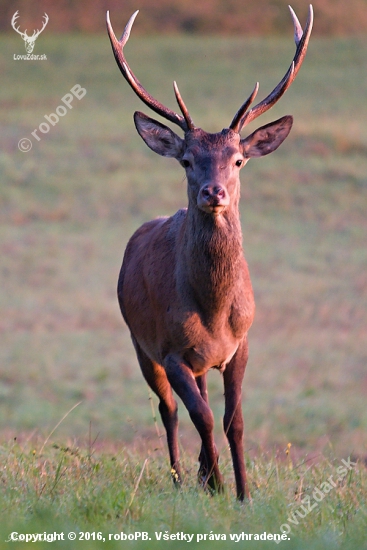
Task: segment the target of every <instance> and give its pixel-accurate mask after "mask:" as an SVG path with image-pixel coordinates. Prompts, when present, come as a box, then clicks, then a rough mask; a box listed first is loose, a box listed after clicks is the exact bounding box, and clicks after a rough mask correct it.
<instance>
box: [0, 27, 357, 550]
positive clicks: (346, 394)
mask: <svg viewBox="0 0 367 550" xmlns="http://www.w3.org/2000/svg"><path fill="white" fill-rule="evenodd" d="M0 43H1V44H0V45H1V51H2V53H3V55H2V59H1V68H2V74H3V75H5V77H4V76H3V86H2V87H1V89H0V105H1V110H2V121H3V122H2V132H1V136H0V142H1V148H0V150H1V153H0V170H1V187H0V201H1V213H0V215H1V225H0V246H1V284H0V288H1V292H0V307H1V312H2V315H1V317H0V332H1V342H2V343H1V347H0V361H1V369H0V434H1V441H2V444H1V447H0V454H1V477H0V479H1V485H2V492H1V496H0V511H1V513H2V517H3V518H4V519H3V522H2V526H1V532H0V535H1V540H0V547H1V545H2V542H1V541H2V540H5V538H6V535H7V533H8V531H9V529H10V531H9V532H11V531H18V532H24V533H25V532H33V533H35V532H44V531H48V532H54V531H58V530H64V531H65V532H67V531H76V532H78V531H89V532H91V531H96V532H97V531H103V532H104V533H120V532H121V531H124V532H138V531H149V532H150V533H152V537H153V541H151V542H149V547H150V546H152V547H154V544H156V545H157V546H158V544H162V543H159V542H155V537H154V534H153V533H154V532H155V531H157V532H165V531H166V530H168V531H169V532H172V533H174V532H176V531H185V532H187V533H208V534H210V532H211V531H212V532H213V533H216V534H220V533H222V534H226V535H227V537H228V536H229V533H237V534H238V533H241V532H248V533H251V532H252V533H261V532H263V531H267V532H277V533H279V532H280V531H279V529H280V525H282V524H286V523H288V524H289V521H287V518H289V517H290V514H291V513H292V512H295V510H297V509H299V506H300V505H301V499H302V498H304V497H305V496H306V495H308V494H309V495H312V493H313V490H314V488H315V487H320V485H321V483H323V482H324V481H326V480H327V479H328V478H329V477H330V475H336V474H335V471H336V469H337V468H338V467H339V466H340V464H341V460H342V459H344V460H347V459H348V457H349V456H351V457H352V460H353V461H355V462H357V466H355V467H353V468H352V469H351V470H350V471H349V472H348V475H347V476H344V477H343V479H342V480H341V481H340V482H338V486H337V487H335V488H333V490H330V494H327V496H326V497H325V498H324V499H323V500H322V502H320V503H319V504H318V505H317V506H316V507H315V509H313V511H312V512H311V513H310V514H308V515H307V516H306V517H305V518H304V519H300V518H299V516H298V518H299V525H295V524H294V523H291V524H290V525H291V527H292V533H291V535H290V539H291V540H290V541H287V542H282V546H283V545H287V547H288V548H292V549H293V548H294V549H296V548H297V549H303V548H310V547H312V548H327V549H334V548H343V549H344V548H348V549H349V548H350V549H351V550H352V549H353V550H354V549H355V548H367V545H366V544H367V543H366V527H367V525H366V523H367V522H366V516H367V507H366V478H367V476H366V467H365V464H366V458H367V440H366V429H367V412H366V406H365V402H366V393H367V372H366V363H367V351H366V350H367V348H366V329H367V274H366V273H367V271H366V268H367V247H366V242H367V238H366V237H367V216H366V211H367V196H366V194H367V177H366V174H367V154H366V153H367V127H366V124H365V121H366V120H367V102H366V97H367V73H366V70H365V63H366V62H365V60H366V57H367V42H365V41H361V40H357V39H338V40H336V39H335V40H329V39H315V40H312V43H311V45H310V49H309V53H308V56H307V58H306V61H305V63H304V66H303V67H302V70H301V72H300V74H299V75H298V77H297V80H296V82H295V83H294V84H293V86H292V88H291V90H290V91H288V92H287V94H286V96H285V97H284V98H283V99H282V100H281V101H280V102H279V104H278V105H277V106H276V107H275V108H274V109H273V110H272V112H271V114H269V115H266V116H264V117H263V120H262V121H261V123H264V124H265V123H266V122H268V121H270V120H274V119H276V118H279V117H280V116H282V115H284V114H293V115H294V117H295V123H294V127H293V130H292V132H291V134H290V137H289V138H288V140H287V141H286V142H285V144H284V145H283V146H282V147H281V148H280V149H279V150H278V151H277V152H276V153H274V154H273V155H270V156H269V157H266V158H264V159H260V160H253V161H251V162H250V163H249V164H248V166H247V167H246V168H245V170H244V172H243V173H242V174H243V175H242V181H243V191H242V200H241V217H242V227H243V233H244V248H245V252H246V257H247V260H248V263H249V266H250V271H251V275H252V281H253V286H254V290H255V297H256V302H257V314H256V321H255V324H254V326H253V328H252V329H251V332H250V338H249V339H250V361H249V365H248V371H247V373H246V376H245V384H244V388H245V396H244V416H245V423H246V457H247V462H248V469H249V476H250V483H251V487H252V493H253V504H252V506H246V507H245V508H244V507H241V506H239V505H238V504H237V503H236V502H235V500H234V496H233V495H234V493H233V480H232V470H231V464H230V457H229V452H228V449H227V446H226V442H225V440H224V437H223V436H222V434H221V420H220V419H221V415H222V412H223V397H222V386H221V380H220V376H219V375H218V373H213V375H212V376H210V377H209V391H210V400H211V405H212V407H213V411H214V414H215V418H216V424H217V434H216V439H217V442H218V447H219V449H220V452H221V456H222V459H221V465H222V469H223V471H224V474H225V479H226V482H227V491H226V493H225V494H224V495H221V496H219V497H216V498H209V497H208V496H207V495H205V494H204V493H202V492H201V491H200V489H198V488H197V487H196V481H195V472H196V468H197V464H196V456H197V452H198V446H199V443H198V439H197V436H196V434H195V432H194V430H193V428H192V426H191V424H190V421H189V419H188V416H187V414H186V413H185V411H184V410H183V407H182V406H181V407H180V418H181V424H180V426H181V428H180V436H181V446H182V451H183V455H184V467H185V471H186V483H185V488H184V489H183V490H182V492H174V491H173V489H172V487H171V482H170V479H169V472H168V460H167V456H166V450H165V442H164V438H163V437H162V434H163V428H162V427H161V424H160V421H159V420H158V424H157V425H156V423H155V422H154V416H155V414H156V412H154V411H157V402H156V400H155V398H153V399H151V396H150V394H149V392H148V389H147V387H146V385H145V382H144V381H143V379H142V377H141V374H140V372H139V368H138V366H137V362H136V359H135V355H134V352H133V348H132V345H131V343H130V341H129V335H128V333H127V330H126V328H125V326H124V324H123V322H122V319H121V318H120V313H119V311H118V306H117V300H116V296H115V294H116V292H115V287H116V280H117V275H118V271H119V268H120V264H121V259H122V254H123V250H124V247H125V244H126V242H127V239H128V238H129V236H130V235H131V233H132V232H133V231H134V229H136V228H137V227H138V226H139V225H140V224H141V223H142V222H143V221H146V220H148V219H151V218H153V217H155V216H158V215H169V214H171V213H173V212H175V211H176V210H177V208H179V207H181V206H184V205H185V204H186V189H185V181H184V179H183V174H182V170H181V168H180V167H179V166H178V165H176V164H175V162H174V161H170V160H166V159H163V158H160V157H157V156H154V154H153V153H151V152H150V151H149V150H148V149H147V148H146V147H145V145H144V144H143V142H142V141H141V140H140V138H139V137H138V136H137V134H136V133H135V130H134V128H133V122H132V113H133V111H134V110H136V109H141V110H143V111H144V112H147V109H146V108H145V107H142V106H141V105H140V104H139V102H138V100H137V99H136V98H135V96H133V93H132V92H131V90H130V89H128V87H127V85H125V83H124V81H123V79H122V77H121V76H120V75H119V73H118V69H117V67H116V66H115V62H114V60H113V56H112V53H111V51H110V46H109V44H108V41H107V39H106V38H105V37H88V38H85V37H84V38H83V37H76V36H70V37H68V38H65V37H59V38H57V37H53V38H46V36H45V37H44V40H43V42H42V47H43V51H42V52H41V51H38V52H35V53H46V55H47V58H48V59H47V61H38V62H36V61H34V62H31V61H16V60H14V59H13V55H14V54H23V53H24V52H23V44H22V43H21V41H20V40H19V37H17V36H14V37H13V36H11V37H8V38H6V39H5V38H3V39H1V40H0ZM127 51H128V56H129V59H130V60H131V65H132V66H133V67H134V70H135V71H136V74H137V75H138V77H139V78H140V79H141V80H142V82H143V83H144V85H145V86H146V87H147V88H148V89H149V90H150V92H151V93H152V94H153V95H154V96H156V97H158V98H159V99H160V100H161V101H162V102H163V103H165V104H168V105H169V106H171V107H173V108H174V105H175V104H174V98H173V91H172V81H173V80H174V79H176V80H177V81H178V84H179V86H180V90H181V93H182V95H183V97H184V98H185V101H186V103H187V105H188V106H189V109H190V113H191V115H192V117H193V119H194V121H195V123H196V124H197V125H199V126H202V127H203V128H204V129H206V130H208V131H218V130H220V129H221V128H223V127H226V126H228V124H229V122H230V121H231V120H232V117H233V114H234V113H235V111H236V110H237V108H238V107H239V105H240V104H241V102H242V101H243V100H244V98H245V97H247V96H248V94H249V93H250V91H251V90H252V88H253V85H254V83H255V82H256V80H259V81H260V94H261V93H262V94H263V95H262V96H260V98H261V97H263V96H264V95H265V94H266V93H268V92H269V91H270V89H271V88H272V87H273V86H274V85H275V84H276V83H277V82H278V80H279V79H280V78H281V77H282V76H283V74H284V72H285V70H286V68H287V67H288V64H289V61H290V59H291V58H292V56H293V46H292V43H291V36H289V38H287V39H284V40H283V39H278V38H277V39H275V38H274V39H260V38H256V39H255V38H253V39H240V38H232V39H230V38H227V39H224V38H220V39H216V38H205V39H200V38H197V37H195V38H188V37H176V38H175V39H173V38H170V37H164V38H158V37H153V38H143V37H139V38H137V39H135V38H134V37H132V38H131V45H130V43H129V47H128V50H127ZM153 67H154V69H153ZM76 84H79V85H80V86H81V87H84V88H85V89H86V90H87V94H86V95H85V97H83V98H81V99H80V100H78V99H77V98H74V101H73V103H72V105H73V108H72V109H71V110H69V109H68V110H67V113H66V114H65V116H63V117H60V120H59V122H58V123H57V124H55V126H52V127H50V130H49V132H48V133H44V134H43V133H42V132H41V131H39V130H38V136H39V137H40V138H41V139H40V141H37V139H35V138H34V136H32V132H33V131H34V130H35V129H38V128H39V126H40V125H41V124H43V123H45V122H46V119H45V118H44V116H45V115H49V114H50V113H55V111H56V109H57V107H58V106H60V105H63V103H62V101H61V99H62V97H63V96H64V95H65V94H67V93H69V92H70V89H71V88H72V87H73V86H75V85H76ZM259 124H260V123H259ZM253 129H254V128H253V127H251V128H250V127H249V132H251V131H252V130H253ZM21 138H28V139H30V140H31V141H32V149H31V151H29V152H27V153H25V152H21V151H19V150H18V146H17V144H18V142H19V140H20V139H21ZM76 405H77V406H76ZM73 407H75V408H74V409H73V410H72V411H71V409H72V408H73ZM69 411H71V412H69ZM62 419H63V421H62V422H61V423H60V425H58V424H59V422H60V421H61V420H62ZM54 428H56V429H55V430H54ZM288 444H291V447H289V445H288ZM289 449H290V452H289V454H287V453H286V450H288V451H289ZM146 459H148V460H147V462H146V463H145V460H146ZM140 474H141V476H140ZM2 535H4V536H2ZM47 544H49V543H44V544H42V543H34V546H35V547H37V548H42V547H43V546H45V545H47ZM54 544H56V545H58V543H54ZM68 544H70V548H71V547H73V548H74V547H75V543H68V542H66V541H65V542H64V543H60V546H62V547H63V548H65V547H68ZM80 544H83V543H82V542H80ZM107 544H110V545H111V547H112V546H116V547H117V545H120V546H121V544H122V542H120V541H117V542H111V543H107V542H106V543H105V545H107ZM130 544H133V543H130ZM192 544H197V545H198V547H205V546H208V547H209V544H210V545H214V546H217V547H218V548H224V547H226V544H228V545H231V544H232V542H230V541H227V543H223V542H221V541H216V542H211V541H209V540H207V541H200V542H196V543H195V542H193V543H192ZM243 544H246V545H248V544H251V543H249V542H246V543H243ZM14 545H15V547H17V546H18V545H19V547H20V546H22V547H23V546H24V543H21V542H19V543H16V542H14V543H13V546H14ZM100 545H101V543H100V542H98V541H96V542H94V543H92V542H90V541H89V543H88V547H100ZM134 545H135V546H136V547H138V546H139V547H140V545H141V546H142V547H148V546H147V545H148V543H144V542H141V543H139V542H137V543H134ZM165 545H166V547H173V548H177V547H178V543H177V541H171V542H168V541H167V542H165ZM274 545H275V543H274V542H261V541H259V542H256V543H254V547H256V548H270V546H272V547H274Z"/></svg>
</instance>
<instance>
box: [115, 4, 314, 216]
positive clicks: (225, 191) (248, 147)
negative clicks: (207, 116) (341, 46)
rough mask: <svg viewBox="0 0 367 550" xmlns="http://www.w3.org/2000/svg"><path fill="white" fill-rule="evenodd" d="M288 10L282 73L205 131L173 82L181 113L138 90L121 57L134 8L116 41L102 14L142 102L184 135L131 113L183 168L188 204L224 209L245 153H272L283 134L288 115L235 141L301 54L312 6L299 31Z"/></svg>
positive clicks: (149, 139) (286, 81) (153, 144)
mask: <svg viewBox="0 0 367 550" xmlns="http://www.w3.org/2000/svg"><path fill="white" fill-rule="evenodd" d="M290 11H291V15H292V19H293V24H294V39H295V43H296V53H295V55H294V58H293V60H292V63H291V65H290V67H289V69H288V71H287V72H286V74H285V75H284V77H283V79H282V80H281V81H280V82H279V84H278V85H277V86H276V87H275V88H274V90H273V91H272V92H271V93H270V94H269V95H268V96H267V97H266V98H265V99H263V100H262V101H260V103H258V104H257V105H256V106H254V107H252V108H250V105H251V104H252V103H253V101H254V99H255V97H256V95H257V92H258V89H259V84H258V83H256V85H255V88H254V90H253V92H252V93H251V95H250V96H249V98H248V99H247V100H246V101H245V102H244V104H243V105H242V106H241V107H240V109H239V110H238V112H237V113H236V115H235V116H234V118H233V120H232V122H231V124H230V125H229V128H227V129H224V130H223V131H222V132H220V133H218V134H208V133H207V132H204V130H201V129H200V128H197V127H196V126H195V124H194V123H193V120H192V118H191V117H190V114H189V112H188V109H187V107H186V105H185V103H184V101H183V99H182V97H181V94H180V92H179V90H178V87H177V84H176V82H174V93H175V96H176V100H177V103H178V105H179V107H180V110H181V113H182V115H180V114H177V113H175V112H174V111H171V110H170V109H169V108H167V107H165V106H164V105H162V104H161V103H160V102H159V101H157V100H156V99H155V98H153V97H152V96H151V95H150V94H149V92H147V91H146V90H145V88H143V86H142V85H141V83H140V82H139V80H138V79H137V78H136V76H135V75H134V73H133V72H132V70H131V68H130V66H129V64H128V62H127V61H126V58H125V55H124V46H125V44H126V42H127V41H128V39H129V36H130V31H131V28H132V25H133V23H134V20H135V18H136V16H137V14H138V11H136V12H135V13H134V14H133V15H132V17H131V18H130V20H129V21H128V23H127V25H126V27H125V30H124V32H123V34H122V36H121V39H120V40H117V38H116V36H115V34H114V32H113V29H112V26H111V23H110V18H109V13H108V12H107V30H108V34H109V37H110V41H111V45H112V49H113V53H114V56H115V59H116V62H117V64H118V66H119V68H120V70H121V72H122V74H123V76H124V77H125V79H126V80H127V82H128V83H129V84H130V86H131V87H132V89H133V90H134V92H135V93H136V94H137V95H138V97H139V98H140V99H141V100H142V101H143V102H144V103H145V104H146V105H148V106H149V107H150V108H151V109H152V110H153V111H155V112H156V113H158V114H159V115H161V116H162V117H164V118H165V119H166V120H168V121H170V122H172V123H174V124H176V125H178V126H179V127H180V128H181V129H182V130H183V132H184V134H185V136H184V139H182V138H181V137H179V136H178V135H177V134H176V133H175V132H173V131H172V130H171V129H170V128H168V127H167V126H165V125H163V124H161V123H160V122H158V121H156V120H154V119H152V118H150V117H147V116H146V115H144V114H143V113H141V112H136V113H135V114H134V121H135V126H136V128H137V131H138V132H139V134H140V136H141V137H142V138H143V140H144V141H145V143H146V144H147V145H148V146H149V147H150V148H151V149H152V150H153V151H155V152H156V153H158V154H159V155H162V156H166V157H174V158H176V159H177V160H178V161H179V162H180V164H181V165H182V166H183V167H184V169H185V171H186V175H187V180H188V190H189V208H190V204H191V205H194V204H196V206H197V207H198V208H199V209H201V210H202V211H204V212H206V213H210V214H212V215H214V216H216V215H218V214H220V213H222V212H224V211H225V210H226V209H227V207H228V206H229V204H230V202H231V195H234V196H236V195H237V194H238V193H237V191H236V183H239V176H238V173H239V170H240V169H241V168H242V167H243V166H244V165H245V164H246V162H247V161H248V160H249V159H250V158H251V157H259V156H263V155H267V154H269V153H271V152H273V151H275V149H277V148H278V147H279V145H280V144H281V143H282V142H283V141H284V139H285V138H286V137H287V136H288V134H289V132H290V130H291V127H292V122H293V118H292V117H291V116H285V117H282V118H281V119H279V120H277V121H275V122H272V123H270V124H267V125H265V126H262V127H261V128H259V129H258V130H256V131H255V132H253V133H252V134H251V135H250V136H248V137H246V138H244V139H241V137H240V132H241V130H242V128H243V127H244V126H245V125H247V124H249V123H250V122H251V121H253V120H254V119H255V118H257V117H258V116H260V115H261V114H263V113H265V112H266V111H267V110H268V109H270V108H271V107H272V106H273V105H274V104H275V103H276V102H277V101H278V100H279V99H280V98H281V97H282V95H283V94H284V93H285V91H286V90H287V89H288V88H289V86H290V85H291V84H292V82H293V80H294V79H295V77H296V75H297V73H298V71H299V69H300V67H301V64H302V62H303V59H304V57H305V55H306V51H307V46H308V41H309V38H310V34H311V30H312V23H313V10H312V6H311V5H310V7H309V15H308V20H307V24H306V28H305V31H303V30H302V27H301V25H300V23H299V21H298V19H297V16H296V14H295V13H294V11H293V10H292V8H291V7H290ZM231 189H233V191H232V192H231ZM235 202H237V201H235Z"/></svg>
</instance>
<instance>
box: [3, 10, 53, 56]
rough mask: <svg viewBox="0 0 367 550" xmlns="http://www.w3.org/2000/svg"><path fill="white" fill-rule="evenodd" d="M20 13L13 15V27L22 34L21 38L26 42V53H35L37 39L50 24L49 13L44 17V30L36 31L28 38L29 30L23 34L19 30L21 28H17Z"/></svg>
mask: <svg viewBox="0 0 367 550" xmlns="http://www.w3.org/2000/svg"><path fill="white" fill-rule="evenodd" d="M18 14H19V11H16V12H15V13H14V15H13V18H12V20H11V26H12V27H13V29H14V30H15V31H16V32H17V33H18V34H20V36H21V37H22V38H23V40H24V45H25V49H26V52H27V53H32V52H33V48H34V44H35V42H36V40H37V38H38V37H39V35H40V34H41V32H42V31H43V30H44V28H45V26H46V25H47V23H48V15H47V13H45V15H44V16H43V18H44V21H43V25H42V29H40V30H36V31H33V34H32V36H28V35H27V29H26V30H25V31H24V32H22V31H20V30H19V27H16V26H15V25H16V21H17V19H18V17H19V15H18Z"/></svg>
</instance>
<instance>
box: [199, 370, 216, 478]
mask: <svg viewBox="0 0 367 550" xmlns="http://www.w3.org/2000/svg"><path fill="white" fill-rule="evenodd" d="M196 384H197V386H198V388H199V391H200V395H201V397H202V398H203V399H204V401H205V403H206V404H207V405H208V406H209V397H208V389H207V384H206V374H203V375H202V376H198V377H197V378H196ZM214 449H215V454H216V458H217V462H218V459H219V454H218V451H217V448H216V447H215V445H214ZM199 464H200V466H199V470H198V479H199V481H200V482H202V483H203V484H205V483H207V484H208V485H209V487H212V488H214V485H215V479H213V477H212V475H211V474H212V472H210V466H209V464H208V459H207V456H206V454H205V449H204V446H203V444H202V445H201V450H200V454H199Z"/></svg>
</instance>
